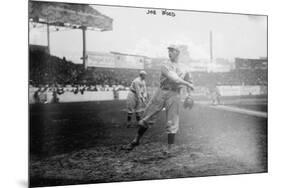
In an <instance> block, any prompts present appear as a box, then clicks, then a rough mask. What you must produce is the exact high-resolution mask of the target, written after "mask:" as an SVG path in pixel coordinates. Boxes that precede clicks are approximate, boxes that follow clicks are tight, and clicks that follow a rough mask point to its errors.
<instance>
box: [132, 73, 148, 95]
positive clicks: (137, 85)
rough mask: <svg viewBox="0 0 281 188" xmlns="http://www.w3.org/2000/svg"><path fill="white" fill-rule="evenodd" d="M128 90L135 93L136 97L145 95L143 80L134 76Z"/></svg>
mask: <svg viewBox="0 0 281 188" xmlns="http://www.w3.org/2000/svg"><path fill="white" fill-rule="evenodd" d="M130 90H131V91H132V92H133V93H135V94H136V95H137V97H146V84H145V80H141V78H140V77H137V78H135V79H134V80H133V81H132V84H131V86H130Z"/></svg>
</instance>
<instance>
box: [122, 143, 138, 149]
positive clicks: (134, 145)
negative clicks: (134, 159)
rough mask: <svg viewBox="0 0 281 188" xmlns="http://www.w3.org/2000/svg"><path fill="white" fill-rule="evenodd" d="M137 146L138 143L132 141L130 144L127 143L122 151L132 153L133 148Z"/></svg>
mask: <svg viewBox="0 0 281 188" xmlns="http://www.w3.org/2000/svg"><path fill="white" fill-rule="evenodd" d="M138 145H139V142H136V141H132V142H131V143H129V144H128V145H126V146H123V147H122V149H123V150H126V151H132V150H133V149H134V148H135V147H137V146H138Z"/></svg>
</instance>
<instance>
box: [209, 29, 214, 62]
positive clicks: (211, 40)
mask: <svg viewBox="0 0 281 188" xmlns="http://www.w3.org/2000/svg"><path fill="white" fill-rule="evenodd" d="M210 61H211V63H213V33H212V31H210Z"/></svg>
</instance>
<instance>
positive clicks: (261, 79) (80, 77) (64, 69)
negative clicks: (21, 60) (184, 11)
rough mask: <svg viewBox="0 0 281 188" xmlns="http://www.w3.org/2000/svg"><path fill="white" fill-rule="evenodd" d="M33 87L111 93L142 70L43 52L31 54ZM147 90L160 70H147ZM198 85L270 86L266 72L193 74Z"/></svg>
mask: <svg viewBox="0 0 281 188" xmlns="http://www.w3.org/2000/svg"><path fill="white" fill-rule="evenodd" d="M29 58H30V65H29V72H30V75H29V78H30V85H31V86H33V87H34V88H38V93H40V92H43V91H44V90H50V91H51V92H54V95H55V94H58V95H59V94H61V93H62V92H65V91H70V92H74V93H75V94H77V93H79V92H80V93H81V94H83V92H84V91H111V90H126V89H129V86H130V84H131V81H132V80H133V79H134V78H135V77H137V76H138V74H139V71H140V70H136V69H119V68H115V69H113V68H97V67H96V68H88V69H86V70H85V69H84V67H83V66H82V65H79V64H74V63H72V62H71V61H68V60H66V59H65V58H58V57H55V56H51V55H49V54H48V53H46V52H44V51H40V50H31V51H30V54H29ZM146 72H147V73H148V74H147V79H146V83H147V86H148V87H156V86H158V84H159V77H160V70H158V71H157V70H146ZM191 75H192V78H193V81H194V85H195V86H207V87H208V86H210V85H267V70H232V71H230V72H221V73H214V72H209V73H208V72H192V73H191Z"/></svg>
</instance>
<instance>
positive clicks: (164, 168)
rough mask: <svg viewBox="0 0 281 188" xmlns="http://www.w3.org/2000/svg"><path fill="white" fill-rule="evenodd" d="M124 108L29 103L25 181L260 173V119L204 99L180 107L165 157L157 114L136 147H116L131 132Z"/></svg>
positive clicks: (263, 134) (263, 148)
mask: <svg viewBox="0 0 281 188" xmlns="http://www.w3.org/2000/svg"><path fill="white" fill-rule="evenodd" d="M253 105H255V106H257V107H256V109H259V108H261V107H258V106H260V105H264V104H258V103H256V104H253ZM262 108H263V107H262ZM124 109H125V101H105V102H84V103H64V104H47V105H30V183H31V186H52V185H69V184H81V183H101V182H116V181H135V180H147V179H166V178H183V177H196V176H211V175H227V174H240V173H261V172H267V118H263V117H256V116H251V115H247V114H241V113H234V112H230V111H222V110H216V109H214V108H210V107H209V106H208V105H207V104H205V105H204V104H195V106H194V108H193V109H192V110H184V109H181V123H180V130H179V133H178V135H177V138H176V147H175V148H174V150H173V152H172V154H171V155H169V156H168V155H164V154H163V153H162V152H161V151H162V148H163V147H165V144H166V136H167V135H166V133H165V124H164V122H165V115H164V114H165V113H164V112H161V113H160V114H159V116H158V117H157V120H156V123H155V125H154V126H153V127H152V128H150V129H149V130H148V132H147V134H146V135H145V136H144V139H143V140H142V144H141V145H140V146H139V147H137V148H136V149H135V150H133V151H131V152H126V151H124V150H120V148H121V146H122V145H124V144H127V143H128V142H129V141H131V140H132V138H133V137H134V135H135V133H136V128H126V127H125V120H126V112H125V111H124Z"/></svg>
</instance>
